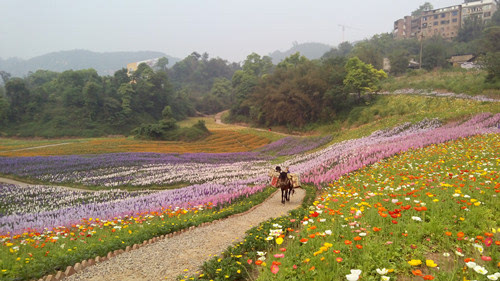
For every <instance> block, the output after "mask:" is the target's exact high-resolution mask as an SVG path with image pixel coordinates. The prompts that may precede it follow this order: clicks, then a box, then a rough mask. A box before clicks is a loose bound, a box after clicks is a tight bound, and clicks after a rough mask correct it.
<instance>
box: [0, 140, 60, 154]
mask: <svg viewBox="0 0 500 281" xmlns="http://www.w3.org/2000/svg"><path fill="white" fill-rule="evenodd" d="M65 144H70V142H63V143H55V144H47V145H40V146H33V147H26V148H19V149H12V150H1V151H0V152H12V151H22V150H31V149H38V148H44V147H51V146H59V145H65Z"/></svg>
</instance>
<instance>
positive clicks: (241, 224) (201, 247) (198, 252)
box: [64, 189, 305, 281]
mask: <svg viewBox="0 0 500 281" xmlns="http://www.w3.org/2000/svg"><path fill="white" fill-rule="evenodd" d="M304 196H305V191H304V190H303V189H296V192H295V194H294V195H293V196H292V198H291V200H290V202H287V203H286V204H284V205H283V204H281V202H280V200H281V192H275V193H274V194H273V195H272V196H271V197H269V198H268V199H267V200H266V201H264V202H263V203H262V204H260V205H257V206H256V207H254V208H252V209H251V210H249V211H247V212H245V213H242V214H237V215H234V216H231V217H229V218H227V219H224V220H220V221H217V222H214V223H212V224H209V225H206V226H202V227H196V228H194V229H191V230H188V231H186V232H184V233H181V234H179V235H177V236H174V237H171V238H166V239H164V240H160V241H158V242H156V243H153V244H149V245H147V246H145V247H141V248H139V249H137V250H133V251H130V252H125V253H123V254H121V255H118V256H115V257H113V258H111V259H109V260H107V261H105V262H101V263H98V264H96V265H94V266H90V267H87V268H85V269H84V270H82V271H80V272H78V273H77V274H75V275H72V276H70V277H68V278H66V279H64V280H68V281H83V280H85V281H114V280H116V281H118V280H120V281H126V280H130V281H138V280H176V277H177V276H180V275H193V274H195V272H196V271H197V270H198V269H199V268H200V267H201V266H202V265H203V262H205V261H206V260H209V259H210V258H211V257H212V256H213V255H220V254H221V253H222V252H223V251H225V250H226V249H227V247H229V246H231V245H233V244H234V243H236V242H239V241H242V240H243V239H244V237H245V232H246V231H247V230H249V229H250V228H252V227H254V226H257V225H258V224H259V223H261V222H263V221H265V220H268V219H270V218H275V217H279V216H282V215H286V214H287V213H288V212H289V211H291V210H293V209H295V208H297V207H299V206H300V204H301V203H302V200H303V199H304ZM186 270H187V271H186Z"/></svg>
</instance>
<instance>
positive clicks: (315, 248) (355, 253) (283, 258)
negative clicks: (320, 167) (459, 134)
mask: <svg viewBox="0 0 500 281" xmlns="http://www.w3.org/2000/svg"><path fill="white" fill-rule="evenodd" d="M499 144H500V135H499V134H489V135H479V136H475V137H471V138H468V139H459V140H454V141H450V142H447V143H444V144H438V145H431V146H428V147H426V148H423V149H417V150H410V151H407V152H405V153H401V154H399V155H397V156H395V157H392V158H389V159H386V160H382V161H379V162H378V163H376V164H374V165H372V166H370V167H365V168H363V169H360V170H358V171H355V172H353V173H350V174H347V175H344V176H342V177H341V178H339V179H338V180H335V181H332V182H330V183H329V184H328V186H327V187H325V188H324V189H323V192H322V195H321V196H319V197H318V198H317V200H316V201H315V202H314V203H313V204H311V205H310V206H309V212H308V214H307V216H305V217H303V218H302V220H301V223H302V228H301V230H297V231H290V229H289V231H288V234H287V235H286V236H285V235H280V236H276V237H273V236H272V235H271V238H272V242H270V245H274V246H273V247H272V248H273V249H275V250H274V252H271V253H269V254H268V255H267V256H266V257H267V258H266V257H264V259H261V260H264V261H265V263H266V264H267V265H266V266H262V264H261V265H260V267H261V270H262V274H261V275H260V277H259V280H271V279H272V280H332V279H334V280H433V279H435V280H498V278H499V275H500V274H499V272H500V270H499V266H500V263H499V262H500V228H499V225H498V214H499V213H500V204H499V199H498V195H499V193H500V182H499V178H500V173H499V170H500V169H499V167H500V162H499V161H500V147H499ZM275 231H276V230H275ZM279 232H280V233H286V229H279ZM279 237H282V238H281V239H280V240H279ZM291 238H293V239H291ZM283 239H284V241H283ZM277 244H281V245H277Z"/></svg>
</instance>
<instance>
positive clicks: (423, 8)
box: [411, 2, 434, 17]
mask: <svg viewBox="0 0 500 281" xmlns="http://www.w3.org/2000/svg"><path fill="white" fill-rule="evenodd" d="M432 9H434V7H433V6H432V4H431V3H429V2H425V3H424V4H422V5H420V6H419V7H418V9H416V10H415V11H413V12H411V15H412V16H414V17H417V16H420V15H421V14H422V13H423V12H425V11H430V10H432Z"/></svg>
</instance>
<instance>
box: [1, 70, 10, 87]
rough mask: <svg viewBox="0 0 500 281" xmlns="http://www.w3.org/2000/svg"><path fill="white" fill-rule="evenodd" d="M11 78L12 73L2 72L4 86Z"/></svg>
mask: <svg viewBox="0 0 500 281" xmlns="http://www.w3.org/2000/svg"><path fill="white" fill-rule="evenodd" d="M10 76H11V75H10V73H8V72H6V71H3V70H0V77H2V81H3V83H4V84H6V83H7V81H9V79H10Z"/></svg>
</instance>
